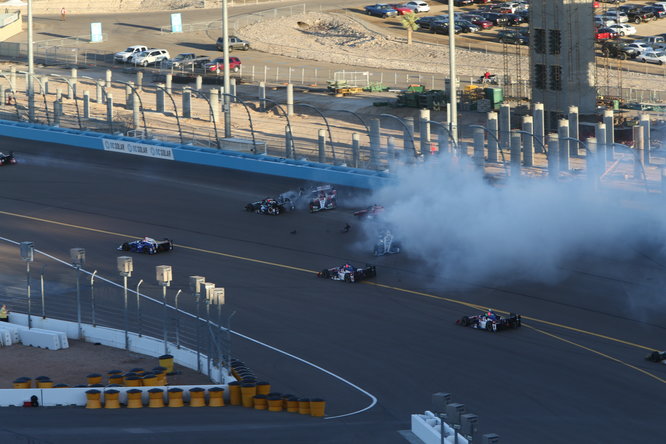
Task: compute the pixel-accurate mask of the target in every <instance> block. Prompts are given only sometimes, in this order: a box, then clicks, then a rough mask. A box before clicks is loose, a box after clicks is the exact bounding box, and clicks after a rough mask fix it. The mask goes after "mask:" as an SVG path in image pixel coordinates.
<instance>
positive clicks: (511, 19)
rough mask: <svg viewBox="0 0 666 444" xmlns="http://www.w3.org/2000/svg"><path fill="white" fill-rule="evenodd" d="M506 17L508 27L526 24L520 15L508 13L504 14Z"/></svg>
mask: <svg viewBox="0 0 666 444" xmlns="http://www.w3.org/2000/svg"><path fill="white" fill-rule="evenodd" d="M504 16H505V17H506V25H507V26H518V25H520V24H522V23H525V21H524V20H523V17H521V16H520V14H514V13H507V14H504Z"/></svg>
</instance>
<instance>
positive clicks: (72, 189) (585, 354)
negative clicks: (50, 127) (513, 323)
mask: <svg viewBox="0 0 666 444" xmlns="http://www.w3.org/2000/svg"><path fill="white" fill-rule="evenodd" d="M10 148H11V149H14V150H15V151H16V154H17V157H19V161H20V162H21V163H20V164H19V165H17V166H16V167H9V168H3V169H2V170H1V171H0V172H2V175H1V176H0V180H1V181H2V183H3V187H2V188H1V190H2V191H0V208H1V209H2V210H3V213H0V226H2V227H3V236H5V237H9V238H15V239H22V240H26V239H29V240H33V241H35V245H36V247H37V248H39V249H42V250H45V251H48V252H49V253H52V254H55V255H58V256H60V257H63V258H66V256H67V252H68V249H69V248H71V247H74V246H80V247H84V248H86V250H87V252H88V263H89V264H92V263H94V264H95V267H96V268H97V269H98V270H99V273H100V274H104V275H105V276H107V277H111V278H113V277H114V276H115V275H116V274H117V272H116V271H115V257H116V256H117V255H118V253H117V251H115V246H117V244H118V243H119V242H118V241H119V240H120V239H119V237H118V236H115V235H113V233H124V234H131V235H135V236H143V235H154V236H159V237H161V236H168V237H172V238H174V239H175V240H176V244H177V245H181V246H182V247H181V248H177V249H176V250H174V252H172V253H173V254H169V255H164V256H161V255H160V256H156V257H139V256H137V257H136V258H135V271H136V273H135V278H136V279H140V278H143V279H145V280H147V281H152V280H153V266H154V265H158V264H169V265H172V266H173V267H174V277H175V279H176V280H180V283H179V284H177V283H175V282H174V284H176V286H175V287H174V288H178V286H179V285H180V286H181V287H186V286H187V281H186V279H187V276H189V275H195V274H199V275H203V276H206V277H207V279H208V280H209V281H213V282H216V283H218V285H223V286H224V287H225V288H226V289H227V307H228V309H229V310H236V311H237V313H238V314H237V315H236V317H235V318H234V330H237V331H239V332H241V333H243V334H247V335H248V336H251V337H253V338H257V339H259V340H262V341H263V342H266V343H269V344H271V345H274V346H276V347H279V348H281V349H284V350H286V351H288V352H290V353H293V354H294V355H296V356H299V357H302V358H303V359H307V360H309V361H311V362H314V363H316V364H317V365H319V366H321V367H323V368H325V369H328V370H330V371H332V372H334V373H336V374H339V375H341V376H342V377H345V378H347V379H348V380H350V381H351V382H353V383H354V384H357V385H358V386H359V387H362V388H364V389H365V390H367V391H368V392H370V393H372V394H374V395H376V396H377V397H378V398H379V403H378V405H377V406H376V407H374V408H373V409H371V410H370V411H368V412H366V413H363V414H360V415H356V416H352V417H346V418H345V419H342V420H332V421H327V423H331V422H333V423H336V424H337V425H339V427H336V426H335V425H333V426H330V425H328V424H327V425H326V426H314V427H311V428H310V427H308V428H307V431H303V428H302V427H300V426H299V425H296V424H294V433H297V432H296V430H300V431H301V432H298V433H305V434H306V435H305V436H307V437H308V438H306V439H309V440H310V441H317V442H326V440H327V439H328V440H330V442H403V441H402V438H401V437H400V436H399V435H398V434H397V433H396V431H397V430H400V429H406V428H408V423H409V414H410V413H414V412H420V411H423V410H425V409H428V408H429V407H430V406H429V399H430V395H431V394H432V393H434V392H437V391H450V392H452V394H453V397H454V399H455V401H457V402H462V403H464V404H466V406H467V410H468V411H470V412H473V413H476V414H478V415H479V416H480V421H481V423H480V426H481V431H482V433H487V432H495V433H499V434H500V435H501V436H502V438H503V441H506V442H518V443H520V442H525V443H528V442H597V441H603V442H623V439H625V438H623V437H621V436H620V435H619V434H618V433H617V430H613V429H610V428H608V427H607V424H609V423H611V422H614V423H617V424H622V423H623V421H624V422H625V423H627V424H628V426H627V427H626V428H625V429H624V430H628V431H629V432H630V433H632V437H636V439H645V440H648V441H649V440H651V439H652V437H653V436H657V433H658V432H659V426H658V424H659V423H660V417H661V413H660V412H661V411H662V409H663V407H662V406H663V401H664V400H665V395H664V386H663V382H664V377H665V374H666V372H665V371H664V367H663V366H655V365H654V364H651V363H647V362H645V361H643V357H644V355H646V354H647V351H645V349H644V348H658V347H659V346H662V345H663V343H664V342H665V341H664V339H666V338H665V334H664V328H663V325H664V321H665V319H664V313H663V308H661V307H660V305H659V300H658V298H656V299H650V297H651V296H648V295H642V296H640V294H639V296H635V294H636V293H637V291H636V290H647V289H653V288H658V287H659V285H660V284H661V283H662V279H661V277H660V275H661V274H663V266H661V265H660V264H663V263H666V260H664V258H663V257H659V256H658V254H657V253H656V252H655V251H649V250H647V251H644V252H642V253H643V256H638V257H635V258H633V259H622V258H623V257H626V256H621V255H618V257H581V258H578V259H577V260H576V261H575V262H571V263H569V264H568V268H569V269H570V272H571V275H570V277H569V278H567V279H565V280H564V281H562V282H560V283H559V284H557V285H550V286H549V285H541V284H534V283H525V284H522V285H513V286H497V287H493V286H487V285H486V286H481V285H478V284H475V283H464V282H461V283H459V285H458V288H459V289H458V290H455V291H447V292H443V291H442V290H441V289H438V288H437V287H434V286H431V285H430V284H428V282H431V281H432V280H431V276H429V275H428V272H427V271H425V270H424V268H423V266H422V264H418V263H412V262H410V260H409V257H408V255H395V256H391V257H386V258H380V259H377V260H376V263H377V265H378V271H379V275H378V277H377V279H376V280H374V281H373V282H368V283H366V284H360V285H345V284H343V283H340V282H332V281H324V280H318V279H316V278H315V277H314V275H313V272H314V271H316V270H318V269H321V268H325V267H328V266H331V265H335V264H337V263H339V262H342V261H352V262H357V263H363V262H367V261H369V260H370V256H369V255H367V254H366V253H365V252H363V251H358V250H355V249H354V248H353V245H354V243H355V241H356V240H358V239H357V238H356V236H359V234H360V233H359V231H360V230H357V229H354V228H357V227H356V226H355V224H356V222H355V221H354V220H353V219H352V217H351V214H350V212H349V211H347V210H345V209H339V210H337V211H334V212H328V213H319V214H313V215H311V214H308V213H306V212H296V213H292V214H285V215H282V216H279V217H275V218H274V217H268V216H265V217H262V216H258V215H254V214H250V213H245V212H244V211H243V206H244V204H245V203H247V202H248V201H251V200H254V199H256V198H258V197H262V196H265V195H271V194H274V193H276V192H281V191H284V190H286V189H290V188H293V187H295V186H298V185H300V183H299V182H295V181H291V180H288V179H282V178H273V177H266V176H259V175H250V174H246V173H239V172H234V171H226V170H220V169H214V168H206V167H200V166H194V165H178V164H175V163H172V162H166V161H157V160H153V159H137V158H134V157H128V156H123V155H115V154H109V153H98V152H95V153H91V152H87V151H86V150H81V149H76V148H68V147H61V146H57V145H49V144H33V143H26V142H22V141H3V143H2V145H0V150H2V151H9V149H10ZM341 194H342V196H341V202H342V201H343V197H344V196H345V195H349V194H355V195H356V194H359V195H362V194H363V193H361V192H354V191H353V190H343V191H342V192H341ZM8 213H16V214H24V215H29V216H31V217H38V218H41V219H47V220H51V221H58V222H62V223H66V224H70V225H72V226H63V225H54V224H49V223H45V222H43V221H38V220H27V219H25V218H17V217H15V216H11V215H9V214H8ZM346 222H350V223H351V224H352V226H353V228H352V230H351V231H350V233H347V234H342V233H340V229H341V228H342V226H344V224H345V223H346ZM77 227H89V228H93V229H94V230H103V231H106V233H105V232H101V231H91V230H81V229H80V228H77ZM292 231H295V233H294V234H292ZM110 233H111V234H110ZM618 248H620V246H618ZM247 259H251V260H247ZM372 260H373V261H374V258H372ZM15 272H16V278H17V279H19V280H22V279H23V278H24V275H23V274H22V273H21V269H20V268H18V269H16V270H15ZM640 293H647V291H641V292H640ZM627 295H630V296H635V297H642V298H644V299H645V300H644V305H645V306H646V307H647V308H648V309H644V310H634V311H633V312H631V311H629V309H628V303H627ZM474 306H482V307H487V306H491V307H493V308H494V309H496V310H505V311H516V312H518V313H521V314H523V315H524V316H525V323H526V324H527V326H528V327H533V328H524V329H522V330H519V331H507V332H502V333H501V334H497V335H491V334H486V332H480V331H475V330H471V329H464V328H462V327H457V326H455V324H454V320H455V319H456V318H458V317H460V316H462V315H463V314H467V313H468V312H470V311H472V312H473V311H474V309H473V308H471V307H474ZM227 307H225V309H226V308H227ZM650 308H651V309H650ZM528 318H530V319H528ZM549 323H550V324H549ZM563 327H565V328H563ZM542 331H543V332H544V333H542ZM589 333H594V335H592V334H589ZM234 354H235V355H237V356H239V357H241V358H242V359H243V360H244V361H246V362H247V363H248V364H249V365H250V366H251V367H252V368H253V369H255V371H256V372H257V374H258V375H260V376H262V377H265V378H266V379H268V380H270V381H271V383H272V384H273V385H274V387H276V389H278V390H279V391H282V392H295V393H308V394H311V395H312V396H321V397H324V398H326V399H327V400H328V401H329V408H328V411H327V414H329V415H338V414H345V413H347V412H353V411H355V410H358V409H359V408H362V407H363V406H365V405H367V404H368V398H367V397H366V396H364V395H363V394H361V393H359V392H358V391H355V390H353V389H351V388H350V387H348V386H346V385H345V384H342V383H340V381H336V380H335V379H334V378H331V377H330V376H328V375H326V374H323V373H322V372H320V371H317V370H315V369H313V368H311V367H308V366H305V365H303V364H302V363H299V362H298V361H295V360H293V359H291V358H289V357H286V356H284V355H279V354H277V353H275V352H273V351H270V350H268V349H266V348H264V347H260V346H258V345H256V344H253V343H249V342H246V341H241V340H237V341H236V343H235V345H234ZM625 364H628V365H625ZM248 413H249V412H248ZM160 421H162V422H163V421H164V418H157V417H155V418H152V419H150V420H149V423H150V426H151V427H152V426H156V425H159V424H160ZM243 431H244V432H245V434H244V435H242V436H243V437H246V438H248V440H249V438H250V436H251V433H250V432H248V431H247V430H243ZM111 433H115V434H117V436H124V435H126V434H127V433H128V432H127V431H123V430H122V429H118V430H115V431H111ZM200 433H201V434H202V436H205V434H206V433H211V432H210V430H208V431H203V430H202V431H201V432H200ZM255 433H259V432H257V431H255ZM258 436H259V435H254V438H255V439H258ZM298 436H301V435H298ZM242 441H243V440H242V439H241V440H240V442H242ZM236 442H239V441H236ZM275 442H288V441H287V440H284V439H283V440H282V441H278V440H276V441H275Z"/></svg>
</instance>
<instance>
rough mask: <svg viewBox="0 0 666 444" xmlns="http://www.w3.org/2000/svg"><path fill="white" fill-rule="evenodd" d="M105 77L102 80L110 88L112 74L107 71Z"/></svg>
mask: <svg viewBox="0 0 666 444" xmlns="http://www.w3.org/2000/svg"><path fill="white" fill-rule="evenodd" d="M105 75H106V77H105V78H104V80H106V84H107V86H109V87H111V76H112V75H113V72H112V71H111V70H110V69H107V70H106V73H105Z"/></svg>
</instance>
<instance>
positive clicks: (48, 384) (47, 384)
mask: <svg viewBox="0 0 666 444" xmlns="http://www.w3.org/2000/svg"><path fill="white" fill-rule="evenodd" d="M37 388H40V389H48V388H53V381H51V380H50V379H41V380H39V381H37Z"/></svg>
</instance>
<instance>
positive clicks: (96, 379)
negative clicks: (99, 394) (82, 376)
mask: <svg viewBox="0 0 666 444" xmlns="http://www.w3.org/2000/svg"><path fill="white" fill-rule="evenodd" d="M86 380H87V381H88V385H93V384H101V383H102V375H100V374H99V373H91V374H89V375H88V376H86Z"/></svg>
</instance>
